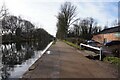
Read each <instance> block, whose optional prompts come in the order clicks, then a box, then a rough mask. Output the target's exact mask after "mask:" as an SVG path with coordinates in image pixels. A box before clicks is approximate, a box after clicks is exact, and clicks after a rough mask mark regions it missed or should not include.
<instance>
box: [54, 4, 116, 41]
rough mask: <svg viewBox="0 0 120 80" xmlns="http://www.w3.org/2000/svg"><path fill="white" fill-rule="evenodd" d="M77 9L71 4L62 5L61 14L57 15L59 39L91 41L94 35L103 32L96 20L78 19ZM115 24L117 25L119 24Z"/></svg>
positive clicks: (57, 35) (89, 18)
mask: <svg viewBox="0 0 120 80" xmlns="http://www.w3.org/2000/svg"><path fill="white" fill-rule="evenodd" d="M76 9H77V7H76V6H74V5H72V3H70V2H65V3H64V4H62V5H61V8H60V12H59V13H58V15H57V20H58V21H57V25H56V26H57V33H56V37H57V38H59V39H66V38H68V37H79V38H83V39H91V38H92V36H93V34H96V33H98V32H100V31H101V27H100V26H98V24H97V21H96V20H95V19H94V18H92V17H87V18H83V19H81V18H76ZM114 23H115V25H116V23H117V22H116V21H115V22H114ZM71 27H72V28H71ZM105 28H106V26H105Z"/></svg>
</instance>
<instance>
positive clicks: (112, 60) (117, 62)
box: [103, 57, 120, 65]
mask: <svg viewBox="0 0 120 80" xmlns="http://www.w3.org/2000/svg"><path fill="white" fill-rule="evenodd" d="M103 61H106V62H109V63H111V64H115V65H120V58H118V57H105V58H104V59H103Z"/></svg>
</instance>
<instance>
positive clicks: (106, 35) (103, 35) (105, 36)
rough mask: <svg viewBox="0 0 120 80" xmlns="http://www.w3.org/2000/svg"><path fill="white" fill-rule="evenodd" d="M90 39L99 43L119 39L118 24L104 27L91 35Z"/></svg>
mask: <svg viewBox="0 0 120 80" xmlns="http://www.w3.org/2000/svg"><path fill="white" fill-rule="evenodd" d="M92 39H93V40H95V41H97V42H100V43H104V42H109V41H113V40H120V26H116V27H112V28H107V29H104V30H102V31H101V32H99V33H97V34H95V35H93V38H92Z"/></svg>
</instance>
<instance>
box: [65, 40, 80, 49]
mask: <svg viewBox="0 0 120 80" xmlns="http://www.w3.org/2000/svg"><path fill="white" fill-rule="evenodd" d="M63 42H65V43H67V44H68V45H70V46H72V47H75V48H77V49H79V50H81V48H80V46H78V45H76V44H73V43H72V42H69V41H66V40H63Z"/></svg>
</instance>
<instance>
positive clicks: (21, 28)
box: [0, 6, 53, 43]
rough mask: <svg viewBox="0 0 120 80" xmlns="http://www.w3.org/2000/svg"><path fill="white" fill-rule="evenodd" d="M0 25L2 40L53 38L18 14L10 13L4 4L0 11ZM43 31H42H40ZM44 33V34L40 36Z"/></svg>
mask: <svg viewBox="0 0 120 80" xmlns="http://www.w3.org/2000/svg"><path fill="white" fill-rule="evenodd" d="M0 16H1V18H0V25H1V26H0V27H1V31H2V42H3V43H4V42H16V41H31V40H43V39H46V40H50V39H51V38H53V37H52V36H51V35H50V34H49V33H48V32H46V31H45V30H44V29H41V28H35V25H34V24H32V23H31V22H30V21H28V20H25V19H22V18H21V17H20V16H19V17H17V16H14V15H10V13H8V10H7V9H6V8H5V6H3V7H2V9H1V11H0ZM40 32H43V33H40ZM42 35H44V36H42Z"/></svg>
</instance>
